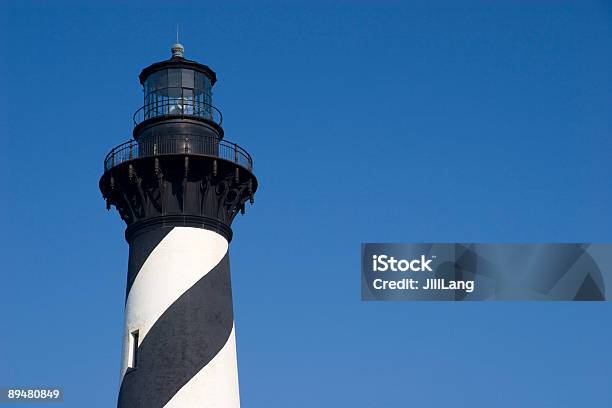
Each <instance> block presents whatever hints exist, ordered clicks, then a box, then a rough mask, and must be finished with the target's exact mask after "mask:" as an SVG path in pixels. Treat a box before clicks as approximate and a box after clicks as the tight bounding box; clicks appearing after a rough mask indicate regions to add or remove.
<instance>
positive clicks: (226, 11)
mask: <svg viewBox="0 0 612 408" xmlns="http://www.w3.org/2000/svg"><path fill="white" fill-rule="evenodd" d="M46 3H47V2H40V3H26V2H23V1H19V2H17V1H12V2H2V5H1V6H0V7H1V21H0V27H1V28H0V30H1V40H2V43H1V44H2V47H1V49H2V51H0V52H1V53H2V54H3V55H2V58H1V62H0V67H1V70H2V71H1V73H0V81H1V83H0V85H1V87H2V88H1V89H2V91H1V94H2V98H1V100H0V103H1V105H0V108H1V109H0V111H1V112H2V114H1V115H0V120H1V133H0V135H1V138H2V148H1V149H0V174H1V177H2V179H1V181H2V185H1V189H0V191H1V193H0V194H1V195H0V213H1V214H2V224H1V225H2V234H0V248H1V259H2V264H1V265H2V266H1V272H0V273H1V280H0V282H1V283H0V318H1V319H0V323H1V328H0V384H5V385H12V384H19V385H30V384H31V385H45V384H49V385H50V384H56V385H60V386H63V387H65V392H66V402H65V404H64V405H63V406H66V407H75V408H81V407H89V408H97V407H105V408H107V407H111V406H114V404H115V401H116V394H117V388H118V382H119V357H120V349H121V330H122V324H123V323H122V319H123V301H124V291H125V281H126V269H127V244H126V242H125V241H124V239H123V231H124V226H123V225H122V222H121V220H120V218H119V216H118V215H117V214H116V213H115V212H111V213H107V212H106V210H105V208H104V202H103V200H102V197H101V195H100V192H99V190H98V178H99V177H100V175H101V173H102V160H103V158H104V156H105V155H106V153H107V152H108V151H109V150H110V149H111V148H112V147H113V146H115V145H118V144H119V143H121V142H123V141H125V140H127V139H129V138H130V136H131V116H132V113H133V112H134V111H135V110H136V109H138V108H139V107H140V106H141V104H142V93H141V90H140V85H139V83H138V80H137V75H138V73H139V72H140V69H141V68H143V67H144V66H146V65H148V64H150V63H151V62H154V61H158V60H162V59H166V58H167V57H168V56H169V48H170V46H171V44H172V42H173V40H174V27H175V24H176V23H179V24H180V26H181V42H182V43H183V44H184V45H185V48H186V55H187V57H189V58H193V59H197V60H199V61H201V62H203V63H206V64H209V65H210V66H211V67H213V68H214V69H215V70H216V71H217V73H218V75H219V82H218V85H217V86H216V87H215V93H214V101H215V104H216V105H218V106H219V107H220V108H221V109H222V111H223V114H224V119H225V120H224V125H225V130H226V136H227V138H228V139H230V140H233V141H236V142H238V143H240V144H241V145H243V146H244V147H246V148H247V150H249V151H250V152H251V153H252V155H253V157H254V159H255V171H256V174H257V176H258V177H259V180H260V190H259V191H258V193H257V196H256V202H255V206H253V207H251V208H248V209H247V214H246V215H245V216H244V217H238V218H237V219H236V221H235V222H234V231H235V239H234V241H233V242H232V246H231V252H232V277H233V285H234V294H235V313H236V320H237V336H238V337H237V339H238V358H239V371H240V384H241V397H242V403H243V406H245V407H246V408H250V407H255V408H259V407H262V408H264V407H265V408H271V407H295V408H300V407H337V406H347V407H349V406H350V407H374V408H378V407H447V406H457V405H458V406H468V405H469V406H473V407H488V406H495V407H518V406H520V407H523V406H526V407H555V408H557V407H577V406H584V407H610V406H612V391H611V388H610V378H611V377H612V350H611V347H610V345H611V344H612V303H609V302H606V303H585V304H579V303H471V304H460V303H410V302H404V303H402V302H390V303H373V302H370V303H364V302H361V301H360V290H359V284H360V279H359V265H360V261H359V250H360V243H361V242H377V241H398V242H420V241H479V242H500V241H502V242H524V241H530V242H550V241H552V242H559V241H561V242H562V241H572V242H574V241H597V242H602V241H603V242H610V241H612V218H611V216H610V209H611V208H612V185H611V183H610V179H611V176H612V140H611V137H610V113H611V112H610V96H611V93H612V92H611V91H612V87H611V80H610V72H612V61H611V57H610V55H611V54H610V50H611V49H612V37H611V30H610V29H611V18H612V6H611V5H610V3H609V2H608V3H607V2H604V1H599V2H589V1H576V2H565V1H546V2H535V1H524V2H503V1H500V2H461V3H462V4H461V5H460V6H459V5H458V4H457V3H458V2H455V1H452V2H448V3H445V2H436V3H437V4H436V6H435V7H433V6H431V5H429V4H428V3H429V2H418V3H411V4H409V3H407V2H403V3H402V4H400V2H396V3H391V2H389V3H385V4H384V5H381V4H378V5H375V4H369V3H367V2H363V1H361V2H360V1H357V2H348V1H342V2H338V3H337V4H336V5H333V6H332V5H326V4H322V3H318V2H312V1H309V2H300V3H297V2H295V3H293V4H292V5H282V4H281V3H261V4H251V3H249V2H245V3H232V4H231V5H228V4H225V2H223V4H220V2H214V3H206V2H201V1H199V2H189V3H179V2H170V3H168V2H164V3H160V4H159V5H155V4H153V3H152V2H143V3H141V4H137V5H136V4H134V5H131V6H119V5H111V3H109V2H104V5H103V4H102V2H98V3H100V4H97V5H95V4H94V3H91V4H90V5H89V6H87V5H79V4H78V3H77V2H73V3H71V4H61V2H54V3H55V4H54V5H52V6H51V5H48V4H46ZM170 4H171V5H170Z"/></svg>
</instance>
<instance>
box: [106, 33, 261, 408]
mask: <svg viewBox="0 0 612 408" xmlns="http://www.w3.org/2000/svg"><path fill="white" fill-rule="evenodd" d="M139 78H140V82H141V84H142V85H143V87H144V106H143V107H142V108H140V109H139V110H138V111H136V114H135V115H134V125H135V127H134V131H133V140H130V141H128V142H126V143H124V144H122V145H119V146H118V147H116V148H114V149H113V150H111V152H110V153H109V154H108V155H107V156H106V159H105V161H104V174H103V175H102V178H101V179H100V190H101V191H102V195H103V196H104V198H105V199H106V203H107V208H108V209H110V207H111V206H115V208H116V209H117V210H118V212H119V214H120V215H121V218H122V219H123V220H124V221H125V223H126V224H127V229H126V231H125V237H126V239H127V241H128V243H129V247H130V252H129V262H128V277H127V290H126V302H125V329H124V333H123V356H122V359H121V386H120V390H119V398H118V402H117V406H118V407H120V408H161V407H167V408H170V407H171V408H190V407H211V408H213V407H215V408H234V407H239V406H240V398H239V392H238V370H237V364H236V341H235V334H234V316H233V311H232V291H231V284H230V271H229V255H228V245H229V242H230V240H231V238H232V230H231V228H230V226H231V223H232V220H233V219H234V217H235V216H236V214H237V213H238V212H242V213H244V210H245V204H246V202H247V201H250V202H251V203H252V202H253V195H254V193H255V190H256V188H257V180H256V179H255V176H254V175H253V162H252V160H251V156H250V155H249V154H248V153H247V152H246V151H245V150H243V149H242V148H240V147H239V146H238V145H236V144H235V143H231V142H228V141H226V140H224V138H223V136H224V135H223V128H222V127H221V113H220V112H219V111H218V110H217V109H216V108H215V107H213V105H212V97H211V95H212V87H213V85H214V84H215V81H216V75H215V73H214V72H213V70H211V69H210V68H209V67H207V66H206V65H202V64H199V63H197V62H195V61H190V60H187V59H185V58H184V51H183V47H182V46H181V45H180V44H175V45H174V47H173V48H172V58H170V59H169V60H166V61H162V62H158V63H155V64H152V65H150V66H148V67H147V68H145V69H144V70H143V71H142V72H141V73H140V77H139Z"/></svg>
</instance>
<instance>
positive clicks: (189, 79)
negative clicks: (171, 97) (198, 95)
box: [181, 69, 193, 89]
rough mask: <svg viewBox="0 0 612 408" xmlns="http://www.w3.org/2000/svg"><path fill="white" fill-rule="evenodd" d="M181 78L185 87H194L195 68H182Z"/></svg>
mask: <svg viewBox="0 0 612 408" xmlns="http://www.w3.org/2000/svg"><path fill="white" fill-rule="evenodd" d="M181 71H182V72H181V79H182V84H183V85H182V86H183V88H191V89H193V70H192V69H182V70H181Z"/></svg>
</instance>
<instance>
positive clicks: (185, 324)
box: [118, 227, 240, 408]
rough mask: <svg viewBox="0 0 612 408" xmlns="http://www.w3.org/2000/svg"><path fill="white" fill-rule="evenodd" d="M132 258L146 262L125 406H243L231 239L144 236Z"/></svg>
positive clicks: (133, 306) (128, 331) (130, 329)
mask: <svg viewBox="0 0 612 408" xmlns="http://www.w3.org/2000/svg"><path fill="white" fill-rule="evenodd" d="M167 231H169V232H167ZM147 234H150V236H147ZM139 239H140V240H141V242H136V241H137V240H139ZM160 239H161V240H160ZM156 240H159V242H157V241H156ZM143 242H144V243H143ZM151 242H152V243H151ZM147 246H149V247H150V248H149V249H145V248H147ZM149 250H150V253H148V254H146V253H144V254H143V253H141V252H148V251H149ZM132 258H134V259H143V260H144V262H142V266H141V267H140V268H139V269H138V270H137V271H132V273H133V274H135V277H133V278H132V279H133V283H132V284H131V286H130V285H129V280H128V294H127V300H126V311H125V330H124V347H123V356H122V362H121V379H122V382H121V390H120V396H119V403H118V406H119V407H125V408H127V407H129V408H140V407H143V408H144V407H147V408H162V407H169V408H174V407H176V408H178V407H181V408H189V407H196V406H203V405H205V406H208V407H219V408H235V407H239V406H240V400H239V391H238V370H237V363H236V343H235V337H234V325H233V313H232V301H231V285H230V279H229V262H228V242H227V240H226V239H225V238H224V237H223V236H221V235H219V234H218V233H216V232H213V231H209V230H206V229H202V228H191V227H174V228H171V229H166V230H165V232H163V233H161V234H160V232H159V230H158V231H154V232H152V233H151V232H149V233H147V232H144V233H142V235H140V236H138V237H136V238H133V240H132V242H130V259H131V260H132ZM135 263H136V264H138V262H135ZM131 266H132V265H131ZM135 332H137V333H138V335H137V341H138V349H137V352H136V356H137V357H136V361H135V363H134V361H133V356H132V354H133V350H131V349H132V346H131V343H132V342H133V341H134V338H136V337H134V336H133V334H132V333H135ZM133 364H135V367H131V366H132V365H133Z"/></svg>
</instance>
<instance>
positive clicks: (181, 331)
mask: <svg viewBox="0 0 612 408" xmlns="http://www.w3.org/2000/svg"><path fill="white" fill-rule="evenodd" d="M233 320H234V316H233V312H232V290H231V281H230V270H229V255H228V253H226V254H225V256H224V257H223V259H222V260H221V261H220V262H219V264H217V266H215V267H214V268H213V269H212V270H211V271H210V272H209V273H208V274H206V275H205V276H204V277H203V278H202V279H200V280H199V281H198V282H197V283H196V284H194V285H193V286H192V287H191V288H190V289H188V290H187V291H186V292H185V293H183V294H182V295H181V296H180V297H179V298H178V299H177V300H176V302H174V303H173V304H172V305H171V306H170V307H169V308H168V309H167V310H166V311H165V312H164V313H163V314H162V316H161V317H160V318H159V319H158V320H157V321H156V322H155V324H154V325H153V327H151V329H150V330H149V331H148V333H147V335H146V337H145V338H144V339H143V340H142V342H141V344H140V346H139V348H138V367H137V368H135V369H129V370H128V371H127V372H126V374H125V375H124V377H123V381H122V383H121V389H120V391H119V400H118V402H117V407H119V408H162V407H163V406H164V405H165V404H166V403H168V401H170V399H171V398H172V397H173V396H174V395H175V394H176V393H177V392H178V391H179V390H180V389H181V388H182V387H183V385H185V384H186V383H187V382H188V381H189V380H190V379H191V378H192V377H193V376H195V375H196V374H197V373H198V372H199V371H200V370H201V369H202V368H204V367H205V366H206V365H207V364H208V363H209V362H210V361H211V360H212V359H213V358H214V357H215V356H216V355H217V354H218V353H219V351H220V350H221V349H222V348H223V346H224V345H225V343H226V342H227V340H228V338H229V336H230V334H231V331H232V327H233Z"/></svg>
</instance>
